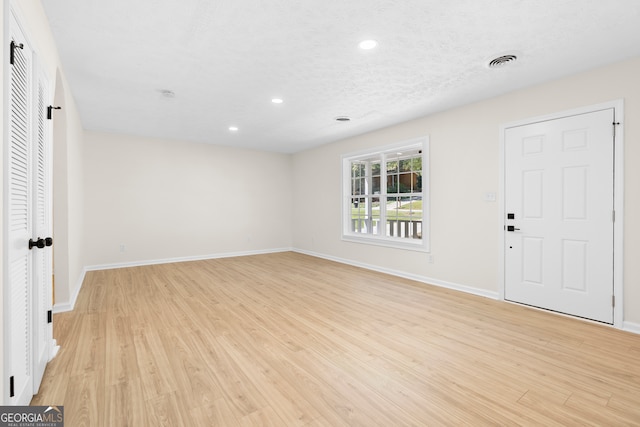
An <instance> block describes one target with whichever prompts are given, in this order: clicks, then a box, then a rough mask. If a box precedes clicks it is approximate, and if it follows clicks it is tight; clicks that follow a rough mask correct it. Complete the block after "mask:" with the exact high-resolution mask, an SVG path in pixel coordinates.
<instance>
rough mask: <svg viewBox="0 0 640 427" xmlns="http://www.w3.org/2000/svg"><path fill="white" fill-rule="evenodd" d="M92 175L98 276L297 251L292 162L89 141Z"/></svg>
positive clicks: (93, 137) (129, 140) (88, 196)
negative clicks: (139, 266)
mask: <svg viewBox="0 0 640 427" xmlns="http://www.w3.org/2000/svg"><path fill="white" fill-rule="evenodd" d="M84 168H85V169H84V170H85V175H84V176H85V191H86V192H85V218H86V220H85V225H86V228H85V231H86V233H85V236H86V239H85V243H84V250H85V260H86V264H87V265H89V266H95V265H108V264H126V263H140V262H145V261H147V262H148V261H154V260H166V259H173V258H188V257H193V258H197V257H207V256H218V255H224V254H230V253H252V252H260V251H269V250H274V249H287V248H290V247H291V233H292V231H291V212H292V206H291V194H292V190H291V156H290V155H285V154H276V153H267V152H258V151H250V150H241V149H236V148H231V147H222V146H215V145H207V144H196V143H189V142H178V141H165V140H159V139H148V138H140V137H134V136H124V135H114V134H105V133H94V132H87V133H86V145H85V156H84ZM121 245H124V252H123V251H121Z"/></svg>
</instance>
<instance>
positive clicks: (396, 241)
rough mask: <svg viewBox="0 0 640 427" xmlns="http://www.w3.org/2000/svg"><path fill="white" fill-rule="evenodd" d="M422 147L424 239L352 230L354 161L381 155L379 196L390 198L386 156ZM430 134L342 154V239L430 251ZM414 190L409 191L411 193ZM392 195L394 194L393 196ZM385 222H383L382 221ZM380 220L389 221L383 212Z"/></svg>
mask: <svg viewBox="0 0 640 427" xmlns="http://www.w3.org/2000/svg"><path fill="white" fill-rule="evenodd" d="M415 149H419V150H422V238H421V239H413V238H406V237H390V236H386V235H375V234H366V233H356V232H353V231H351V197H352V194H351V178H352V177H351V162H353V161H358V160H364V159H371V158H372V157H376V156H378V157H379V158H380V160H381V177H380V182H381V185H380V194H379V195H380V197H381V198H382V197H385V198H386V197H387V186H386V182H387V181H386V166H385V164H386V163H385V160H386V156H387V155H397V154H396V153H398V152H402V150H405V151H407V150H415ZM429 170H430V167H429V136H423V137H419V138H414V139H411V140H407V141H403V142H399V143H395V144H390V145H386V146H383V147H378V148H375V149H369V150H366V151H359V152H356V153H349V154H344V155H342V240H343V241H348V242H354V243H364V244H371V245H378V246H386V247H391V248H397V249H408V250H413V251H420V252H429V251H430V234H431V233H430V226H429V224H430V218H431V215H430V203H429V194H430V182H429ZM410 194H411V193H407V195H410ZM390 197H393V195H391V196H390ZM383 221H384V222H383ZM380 222H382V223H386V215H385V214H382V213H381V220H380Z"/></svg>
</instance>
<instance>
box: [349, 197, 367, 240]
mask: <svg viewBox="0 0 640 427" xmlns="http://www.w3.org/2000/svg"><path fill="white" fill-rule="evenodd" d="M351 231H353V232H354V233H366V232H367V206H366V198H364V197H352V198H351Z"/></svg>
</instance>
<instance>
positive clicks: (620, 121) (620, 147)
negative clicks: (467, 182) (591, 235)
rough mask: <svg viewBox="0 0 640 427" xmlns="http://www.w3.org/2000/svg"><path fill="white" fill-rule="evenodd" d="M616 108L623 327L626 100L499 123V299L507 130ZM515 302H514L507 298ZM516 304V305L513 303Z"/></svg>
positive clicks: (619, 316)
mask: <svg viewBox="0 0 640 427" xmlns="http://www.w3.org/2000/svg"><path fill="white" fill-rule="evenodd" d="M611 108H613V110H614V117H615V122H616V123H617V124H616V125H613V124H612V125H611V129H612V137H613V132H614V127H615V145H614V159H613V162H614V176H613V179H614V188H613V192H614V198H613V209H614V211H615V221H614V222H613V295H614V297H615V301H616V303H615V306H614V307H613V327H615V328H618V329H622V328H623V323H624V298H623V295H624V100H623V99H618V100H614V101H609V102H604V103H601V104H595V105H590V106H585V107H580V108H576V109H571V110H566V111H560V112H556V113H551V114H547V115H543V116H537V117H530V118H526V119H522V120H517V121H514V122H509V123H504V124H501V125H500V171H499V195H500V197H499V200H500V203H499V212H498V214H499V215H500V221H499V224H500V227H499V230H498V234H499V239H498V241H499V242H500V244H499V256H498V264H499V265H498V278H499V295H500V300H502V301H507V300H506V299H505V286H506V280H505V244H506V243H505V237H506V230H505V227H504V225H505V224H506V221H505V218H506V210H505V209H506V207H505V195H506V193H505V171H506V168H505V161H506V160H505V133H506V130H507V129H509V128H513V127H518V126H525V125H529V124H534V123H539V122H544V121H549V120H556V119H562V118H565V117H570V116H575V115H579V114H586V113H591V112H595V111H601V110H607V109H611ZM507 302H512V301H507ZM512 303H513V304H517V303H514V302H512Z"/></svg>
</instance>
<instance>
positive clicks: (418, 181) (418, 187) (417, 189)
mask: <svg viewBox="0 0 640 427" xmlns="http://www.w3.org/2000/svg"><path fill="white" fill-rule="evenodd" d="M413 192H414V193H422V172H418V173H415V184H414V186H413Z"/></svg>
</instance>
